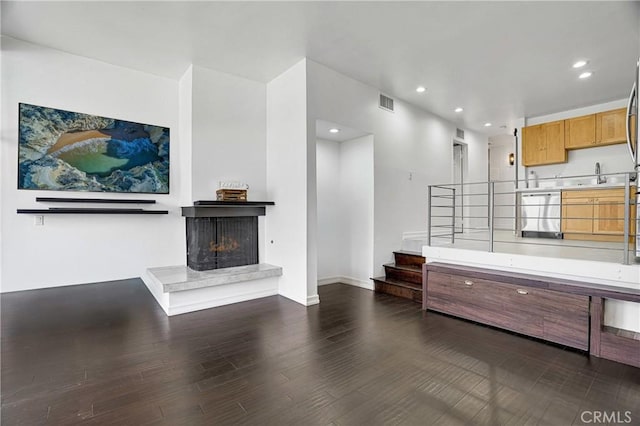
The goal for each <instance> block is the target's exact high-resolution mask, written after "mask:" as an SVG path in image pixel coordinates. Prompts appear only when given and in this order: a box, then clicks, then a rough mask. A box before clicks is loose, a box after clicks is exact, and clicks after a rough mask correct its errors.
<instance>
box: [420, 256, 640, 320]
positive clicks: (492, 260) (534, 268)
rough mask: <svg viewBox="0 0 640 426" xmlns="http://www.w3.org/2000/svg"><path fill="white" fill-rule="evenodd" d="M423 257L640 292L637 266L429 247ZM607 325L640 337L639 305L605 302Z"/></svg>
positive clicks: (433, 260) (617, 301)
mask: <svg viewBox="0 0 640 426" xmlns="http://www.w3.org/2000/svg"><path fill="white" fill-rule="evenodd" d="M422 255H423V256H425V257H426V258H427V259H428V260H429V261H430V262H442V263H450V264H454V265H468V266H475V267H479V268H488V269H495V270H500V271H513V272H520V273H525V274H532V275H541V276H548V277H557V278H564V279H568V280H576V281H583V280H584V281H586V282H589V283H597V284H604V285H612V286H618V287H625V288H632V289H640V266H638V265H621V264H616V263H608V262H592V261H587V260H576V259H560V258H552V257H538V256H525V255H519V254H511V253H489V252H483V251H478V250H464V249H455V248H445V247H428V246H424V247H423V248H422ZM541 265H544V268H543V269H544V270H541V269H542V268H541ZM604 324H605V325H609V326H612V327H616V328H621V329H623V330H631V331H634V332H637V333H640V304H639V303H633V302H626V301H621V300H613V299H606V301H605V313H604Z"/></svg>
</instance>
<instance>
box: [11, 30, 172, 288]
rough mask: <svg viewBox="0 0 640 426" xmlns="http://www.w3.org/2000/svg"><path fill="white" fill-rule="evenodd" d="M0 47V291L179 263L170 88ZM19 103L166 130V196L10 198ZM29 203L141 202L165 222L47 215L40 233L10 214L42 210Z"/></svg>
mask: <svg viewBox="0 0 640 426" xmlns="http://www.w3.org/2000/svg"><path fill="white" fill-rule="evenodd" d="M1 44H2V68H1V70H2V76H1V86H2V129H1V130H0V142H1V146H0V151H1V161H2V164H1V165H0V168H1V170H2V182H1V183H0V185H1V187H2V206H1V207H0V209H1V210H2V219H1V223H0V227H1V228H0V229H1V233H2V241H1V242H0V244H1V245H2V258H1V259H0V265H1V268H2V271H1V276H0V280H1V282H0V286H1V290H2V291H3V292H8V291H18V290H27V289H33V288H45V287H55V286H63V285H71V284H82V283H91V282H99V281H108V280H119V279H125V278H131V277H139V276H142V275H143V273H144V271H145V270H146V269H147V268H149V267H152V266H162V265H174V264H179V263H183V262H184V253H185V240H184V225H183V223H182V221H183V219H182V217H181V216H180V211H179V208H178V207H179V198H180V197H179V190H180V188H181V186H182V184H181V171H180V158H179V154H180V149H181V144H180V139H179V132H178V82H177V81H175V80H170V79H167V78H163V77H158V76H155V75H151V74H146V73H143V72H139V71H134V70H130V69H126V68H122V67H118V66H114V65H110V64H107V63H104V62H100V61H96V60H92V59H87V58H83V57H80V56H75V55H71V54H68V53H64V52H60V51H57V50H53V49H49V48H45V47H41V46H37V45H33V44H29V43H25V42H22V41H19V40H15V39H11V38H8V37H2V38H1ZM19 102H25V103H31V104H35V105H42V106H50V107H54V108H60V109H65V110H70V111H78V112H83V113H87V114H95V115H101V116H106V117H114V118H119V119H124V120H131V121H135V122H141V123H149V124H155V125H161V126H166V127H169V128H170V129H171V171H170V194H168V195H152V194H112V193H100V194H88V193H70V192H56V191H27V190H17V185H16V182H17V173H18V171H17V165H18V103H19ZM37 196H49V197H65V196H66V197H70V196H76V197H77V196H88V197H91V196H93V197H102V198H148V199H155V200H157V202H158V204H156V205H154V206H153V208H156V209H166V210H169V214H168V215H166V216H165V215H159V216H148V215H140V216H135V215H124V216H118V215H110V216H103V215H49V216H45V217H44V226H34V217H33V216H32V215H18V214H16V209H17V208H42V207H43V206H42V204H39V203H36V202H35V197H37Z"/></svg>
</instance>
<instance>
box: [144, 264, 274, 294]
mask: <svg viewBox="0 0 640 426" xmlns="http://www.w3.org/2000/svg"><path fill="white" fill-rule="evenodd" d="M148 273H149V274H152V275H153V276H155V278H156V279H157V280H158V281H160V283H162V287H163V292H164V293H172V292H174V291H184V290H193V289H196V288H202V287H211V286H217V285H224V284H232V283H239V282H242V281H250V280H259V279H261V278H269V277H279V276H280V275H282V268H281V267H279V266H274V265H269V264H268V263H259V264H257V265H245V266H235V267H232V268H223V269H212V270H209V271H194V270H193V269H191V268H189V267H187V266H184V265H182V266H168V267H163V268H149V270H148Z"/></svg>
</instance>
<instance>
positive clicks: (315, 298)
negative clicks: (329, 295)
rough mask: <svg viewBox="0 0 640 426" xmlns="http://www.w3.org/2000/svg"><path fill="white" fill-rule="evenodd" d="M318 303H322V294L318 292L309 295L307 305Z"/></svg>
mask: <svg viewBox="0 0 640 426" xmlns="http://www.w3.org/2000/svg"><path fill="white" fill-rule="evenodd" d="M318 303H320V296H318V295H317V294H316V295H314V296H309V297H307V306H311V305H317V304H318Z"/></svg>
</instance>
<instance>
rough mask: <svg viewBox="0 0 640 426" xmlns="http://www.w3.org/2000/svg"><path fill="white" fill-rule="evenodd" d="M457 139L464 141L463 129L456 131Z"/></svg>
mask: <svg viewBox="0 0 640 426" xmlns="http://www.w3.org/2000/svg"><path fill="white" fill-rule="evenodd" d="M456 137H457V138H458V139H462V140H464V130H462V129H456Z"/></svg>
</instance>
